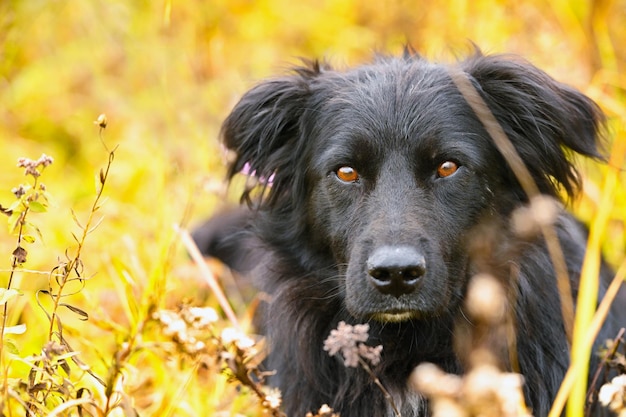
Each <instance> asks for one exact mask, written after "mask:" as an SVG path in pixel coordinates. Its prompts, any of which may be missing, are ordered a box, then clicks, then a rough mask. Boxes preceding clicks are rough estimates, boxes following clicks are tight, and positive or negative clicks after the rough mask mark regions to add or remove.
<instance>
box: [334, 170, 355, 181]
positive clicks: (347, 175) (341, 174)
mask: <svg viewBox="0 0 626 417" xmlns="http://www.w3.org/2000/svg"><path fill="white" fill-rule="evenodd" d="M336 174H337V178H339V179H340V180H341V181H343V182H355V181H358V180H359V173H358V172H356V169H354V168H351V167H341V168H339V169H338V170H337V172H336Z"/></svg>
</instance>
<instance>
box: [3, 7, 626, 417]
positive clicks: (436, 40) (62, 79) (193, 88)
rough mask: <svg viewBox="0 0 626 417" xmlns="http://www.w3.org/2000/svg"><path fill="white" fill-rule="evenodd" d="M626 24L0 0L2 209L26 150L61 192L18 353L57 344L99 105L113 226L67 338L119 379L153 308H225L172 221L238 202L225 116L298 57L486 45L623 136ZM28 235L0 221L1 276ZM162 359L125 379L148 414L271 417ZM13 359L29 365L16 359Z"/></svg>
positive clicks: (610, 10) (97, 251) (37, 248)
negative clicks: (581, 98) (122, 357)
mask: <svg viewBox="0 0 626 417" xmlns="http://www.w3.org/2000/svg"><path fill="white" fill-rule="evenodd" d="M625 23H626V1H625V0H587V1H567V0H551V1H549V0H529V1H520V0H500V1H486V0H451V1H442V0H429V1H426V0H424V1H415V0H413V1H410V0H378V1H357V0H337V1H330V0H328V1H324V0H298V1H294V0H291V1H287V0H260V1H252V0H211V1H203V0H178V1H176V0H169V1H168V0H165V1H163V0H154V1H150V0H137V1H130V0H126V1H123V0H107V1H96V0H2V1H1V2H0V147H1V148H0V149H1V152H0V204H2V205H3V206H5V207H6V206H7V205H9V204H10V203H11V202H12V201H13V200H14V196H13V195H12V193H11V189H12V188H13V187H15V186H17V185H19V184H20V183H22V182H24V181H25V178H24V176H23V173H22V171H21V170H19V169H17V168H16V167H15V165H16V161H17V159H18V158H19V157H22V156H26V157H30V158H33V159H36V158H38V157H39V156H40V155H41V154H42V153H45V154H48V155H51V156H52V157H53V158H54V159H55V162H54V164H53V165H52V166H50V167H49V168H47V169H46V171H45V172H44V174H43V176H42V178H41V181H42V182H44V183H45V184H46V186H47V188H48V190H49V192H50V194H51V195H52V196H53V197H54V204H53V206H52V207H51V209H50V210H49V212H48V213H43V214H36V215H34V214H33V216H32V219H31V220H32V222H33V223H35V224H36V225H37V226H38V227H39V228H40V230H41V234H42V236H43V240H38V241H37V242H35V243H34V244H32V245H30V246H28V248H27V249H28V251H29V259H28V263H27V264H26V265H25V268H27V269H28V271H27V272H24V273H21V274H20V275H19V277H18V280H17V282H16V283H14V285H16V286H17V288H19V289H20V290H21V291H22V293H23V296H22V297H19V298H18V300H17V301H13V302H12V304H11V305H9V316H8V317H9V322H10V323H11V324H15V323H18V322H19V323H26V324H27V329H28V330H27V331H26V333H25V334H23V335H20V336H15V337H14V339H15V340H16V344H17V346H18V348H19V350H20V354H21V355H22V356H25V355H29V354H34V353H36V352H38V351H39V350H40V349H41V345H42V344H43V342H44V341H45V335H44V334H43V333H44V332H41V331H38V329H41V328H47V325H45V320H46V318H45V315H44V314H43V312H42V311H41V310H40V309H39V308H38V307H37V305H36V302H35V298H34V295H33V294H34V291H36V290H37V289H41V288H44V287H45V286H46V285H47V284H46V283H47V280H48V276H47V275H46V274H45V272H46V271H50V270H51V269H52V268H53V267H54V266H55V265H56V263H57V261H58V259H59V258H62V257H63V254H64V252H65V250H66V248H71V247H72V245H73V244H74V241H73V239H72V233H73V232H74V233H75V231H76V226H75V225H74V222H73V220H72V214H71V210H72V209H73V210H74V211H75V212H76V214H77V217H78V218H79V219H82V218H84V217H85V216H86V213H88V209H89V207H90V205H91V204H92V202H93V197H94V195H95V185H94V184H95V182H96V181H95V178H96V177H97V174H98V171H99V169H100V168H101V167H103V166H104V165H105V164H106V161H107V154H106V151H105V150H104V148H103V146H102V144H101V142H100V139H99V136H98V128H97V126H96V125H94V123H93V121H94V120H96V118H97V117H98V115H99V114H101V113H105V114H106V115H107V118H108V127H107V128H106V131H105V133H104V139H105V141H106V143H107V145H108V146H109V147H110V148H113V147H114V146H116V145H118V146H119V148H118V149H117V151H116V153H115V161H114V162H113V166H112V168H111V174H110V178H109V181H108V183H107V185H106V188H105V192H104V195H105V196H106V197H107V199H108V200H107V201H106V203H105V204H104V205H103V207H102V208H101V210H100V211H99V212H98V214H99V215H101V216H102V217H103V222H102V224H101V225H100V226H99V228H98V229H97V230H96V231H94V232H93V233H92V235H91V236H90V237H89V239H88V240H87V245H86V247H85V249H84V252H83V256H82V260H83V262H84V264H85V275H86V276H88V277H90V278H89V280H88V281H87V282H86V286H85V288H84V289H83V290H82V291H81V292H80V293H78V294H76V295H75V296H73V302H74V303H75V304H76V305H80V306H81V308H83V309H85V310H86V311H87V312H89V313H90V316H91V319H90V321H88V322H85V323H83V322H75V321H73V319H72V318H71V317H68V318H67V324H66V328H67V334H66V336H67V337H68V338H69V339H70V340H71V341H72V342H73V348H74V349H75V350H77V351H81V352H82V353H81V354H82V355H83V357H84V358H83V360H84V361H85V362H87V363H88V364H89V365H90V366H92V368H93V369H94V370H95V371H96V372H97V373H99V374H104V375H106V374H107V372H108V371H107V370H108V369H109V367H110V366H111V358H112V357H113V356H114V354H115V352H117V351H118V349H119V346H121V345H122V344H123V343H124V342H125V341H127V340H128V339H129V338H132V337H135V336H137V335H138V334H140V333H141V332H143V331H144V330H143V329H139V328H138V326H137V324H138V323H139V322H140V321H141V320H140V319H141V317H147V316H148V315H149V313H150V309H151V308H154V306H161V305H173V304H175V303H176V302H179V301H180V300H181V299H182V298H183V297H188V298H190V299H192V300H193V301H194V302H200V303H209V304H210V303H215V302H214V300H212V298H211V296H210V295H208V294H207V291H206V289H205V287H204V285H203V284H202V283H200V282H197V281H194V280H193V278H192V277H191V276H193V273H189V272H187V270H186V269H185V265H186V263H187V258H186V255H185V253H184V251H183V250H182V249H181V248H180V247H179V246H180V245H179V244H178V243H177V242H178V240H177V237H176V235H175V233H174V230H173V224H177V223H181V222H182V223H183V224H185V225H187V226H189V227H192V226H193V225H194V224H197V222H199V221H201V220H202V219H203V218H205V217H206V216H207V215H208V214H209V213H210V212H212V211H213V210H215V209H217V208H219V207H220V206H221V205H222V204H223V202H224V199H225V198H226V197H225V194H224V191H223V187H222V185H221V181H222V179H223V175H224V168H223V165H222V155H221V153H220V148H219V143H218V131H219V127H220V122H221V120H222V119H223V118H224V117H225V116H226V114H228V112H229V110H230V108H231V107H232V106H233V104H234V103H235V102H236V100H237V99H238V97H240V96H241V94H242V93H243V92H244V91H245V90H246V89H247V88H249V87H250V86H252V85H253V84H254V83H255V81H257V80H259V79H261V78H263V77H267V76H271V75H273V74H276V73H280V72H284V71H285V70H286V69H287V68H288V67H289V66H290V65H292V64H294V63H297V62H298V59H299V58H300V57H305V58H326V59H328V60H329V61H330V62H331V63H332V64H333V65H334V66H336V67H340V68H341V67H345V66H348V65H355V64H358V63H361V62H364V61H366V60H368V59H370V58H371V57H372V56H373V55H374V54H375V53H377V52H384V53H400V52H401V51H402V48H403V46H404V45H405V44H406V43H410V44H411V45H412V46H413V47H414V48H415V49H416V50H417V51H418V52H420V53H421V54H423V55H425V56H427V57H429V58H431V59H440V60H451V59H453V58H454V57H455V56H462V55H464V54H466V53H468V52H469V51H470V50H471V42H474V43H475V44H476V45H478V46H479V47H480V48H481V49H482V50H483V51H484V52H487V53H502V52H506V53H514V54H519V55H522V56H524V57H526V58H527V59H529V60H530V61H531V62H533V63H534V64H536V65H537V66H539V67H540V68H543V69H544V70H546V71H547V72H548V73H550V74H551V75H552V76H554V77H555V78H557V79H558V80H560V81H563V82H566V83H569V84H571V85H574V86H576V87H577V88H579V89H581V90H582V91H584V92H585V93H586V94H588V95H589V96H591V97H592V98H594V99H595V100H596V101H598V103H599V104H600V105H601V106H602V107H603V109H604V110H605V111H606V112H607V114H608V115H609V117H610V128H611V132H612V135H613V136H612V137H614V138H617V139H615V140H621V141H623V140H625V139H624V121H625V119H626V99H625V97H624V95H625V92H626V75H625V74H626V48H624V45H626V24H625ZM610 149H611V147H610V145H609V146H608V147H607V150H608V151H610ZM602 169H603V168H601V167H597V166H591V167H589V171H588V177H589V182H588V188H587V194H586V195H585V197H583V199H582V200H581V201H580V202H577V203H576V204H575V210H576V211H577V212H578V213H579V215H580V216H581V217H582V218H583V219H584V220H586V221H589V219H590V218H591V217H592V216H593V214H594V212H595V208H596V206H595V205H596V204H597V202H598V201H599V192H600V189H601V187H602V172H603V171H602ZM622 180H623V178H622ZM230 199H231V200H234V199H232V197H231V198H230ZM625 218H626V197H625V195H624V190H623V187H621V191H620V192H619V193H618V195H617V197H616V199H615V203H614V210H613V215H612V223H611V227H610V230H609V235H608V236H607V239H606V240H607V245H606V252H607V255H608V257H609V259H610V260H611V261H612V262H613V263H617V262H619V261H621V259H623V257H624V251H625V250H624V247H625V234H624V219H625ZM14 247H15V237H14V236H11V235H10V234H9V233H8V232H7V231H6V229H5V228H0V254H4V256H0V259H3V260H2V261H1V262H0V277H1V278H0V282H1V283H2V284H1V285H2V286H6V276H7V275H8V271H9V270H10V254H11V252H12V251H13V249H14ZM240 308H241V307H240ZM240 311H244V310H240ZM242 314H245V313H242ZM42 322H43V323H44V324H41V323H42ZM116 326H120V327H116ZM133 332H134V333H133ZM143 336H144V337H145V338H146V339H147V338H148V336H149V334H143ZM155 337H156V336H155ZM155 356H156V355H155ZM155 356H150V355H149V354H144V353H141V354H139V353H138V354H136V355H134V356H132V358H131V359H129V362H128V365H129V369H130V370H129V371H128V376H127V378H126V379H125V382H124V384H125V385H123V387H122V388H120V389H122V390H124V392H125V393H127V394H128V395H129V396H131V397H132V398H133V399H134V401H135V405H136V406H137V409H139V410H141V411H142V412H144V413H145V414H144V415H167V414H171V415H190V416H196V415H217V414H216V413H218V412H224V413H230V412H231V411H232V412H233V413H235V412H239V413H242V414H246V415H256V414H255V412H256V411H255V409H254V408H249V407H248V406H246V405H245V404H247V403H245V402H244V403H243V404H244V405H242V404H241V401H242V400H238V399H236V398H238V397H237V393H236V392H235V390H234V389H229V388H227V387H226V386H225V383H224V381H223V380H222V379H220V377H219V376H217V372H214V374H215V375H213V376H207V375H196V373H194V372H191V371H186V372H187V373H185V372H182V373H180V374H176V372H174V371H173V370H172V369H171V368H169V367H168V366H170V365H171V364H170V365H168V364H166V363H163V362H162V361H160V360H159V358H157V357H155ZM131 365H132V366H131ZM4 366H6V367H7V368H6V369H10V371H9V372H8V374H10V375H13V376H16V377H23V376H24V375H26V372H27V368H25V367H20V365H19V364H17V363H14V362H10V365H9V364H8V362H6V361H5V364H4ZM183 368H184V367H183ZM184 369H187V368H184ZM190 381H191V382H190ZM185 384H188V385H185ZM181 386H184V387H186V388H185V392H181V391H182V390H181ZM94 391H96V389H95V388H94ZM100 395H103V394H102V393H100ZM5 406H6V404H5ZM229 410H230V411H229ZM233 410H234V411H233ZM224 415H230V414H224Z"/></svg>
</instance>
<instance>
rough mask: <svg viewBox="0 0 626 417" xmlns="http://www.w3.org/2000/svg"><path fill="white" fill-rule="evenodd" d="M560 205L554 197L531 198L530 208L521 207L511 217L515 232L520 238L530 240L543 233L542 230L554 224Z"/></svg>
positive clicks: (539, 196)
mask: <svg viewBox="0 0 626 417" xmlns="http://www.w3.org/2000/svg"><path fill="white" fill-rule="evenodd" d="M560 210H561V206H560V204H559V203H558V202H557V200H555V199H554V198H553V197H550V196H546V195H538V196H535V197H533V198H531V200H530V203H529V204H528V206H524V207H520V208H518V209H516V210H515V211H514V212H513V215H512V216H511V225H512V227H513V231H514V232H515V233H516V234H517V235H518V236H520V237H523V238H530V237H532V236H534V235H536V234H538V233H540V232H541V229H542V228H543V227H546V226H550V225H552V224H554V222H555V221H556V219H557V217H558V215H559V211H560Z"/></svg>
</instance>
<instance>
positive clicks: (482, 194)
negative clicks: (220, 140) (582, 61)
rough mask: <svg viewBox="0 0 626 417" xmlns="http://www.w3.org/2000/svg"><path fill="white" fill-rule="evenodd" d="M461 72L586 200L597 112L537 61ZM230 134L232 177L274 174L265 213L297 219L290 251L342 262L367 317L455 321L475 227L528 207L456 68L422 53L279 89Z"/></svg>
mask: <svg viewBox="0 0 626 417" xmlns="http://www.w3.org/2000/svg"><path fill="white" fill-rule="evenodd" d="M460 68H461V69H462V70H463V71H464V73H465V74H466V75H467V77H468V79H470V80H471V82H472V84H473V85H474V86H475V88H476V89H477V90H478V91H479V92H480V94H481V96H482V97H483V98H484V100H485V101H486V102H487V104H488V105H489V107H490V109H491V111H492V112H493V114H494V115H495V116H496V119H497V120H498V122H499V123H500V124H501V125H502V127H503V129H504V131H505V132H506V133H507V136H509V138H510V140H511V141H512V142H513V144H514V146H515V148H516V151H517V152H518V153H519V154H520V156H521V157H522V159H523V160H524V161H526V162H527V166H528V168H529V170H530V172H531V174H532V175H533V179H534V180H535V182H536V183H537V185H538V187H539V189H540V190H541V191H542V192H544V193H548V194H552V195H557V194H558V187H562V188H564V189H565V191H566V192H569V193H571V192H573V191H574V189H575V186H576V177H575V173H574V171H573V168H572V166H571V165H570V163H569V161H568V160H567V158H566V157H565V155H564V153H563V149H562V148H563V147H568V148H570V149H573V150H575V151H577V152H580V153H583V154H586V155H596V150H595V132H596V129H597V127H598V124H599V123H600V116H599V112H598V110H597V109H596V107H595V105H594V104H593V103H592V102H591V101H590V100H588V99H586V98H585V97H584V96H582V95H581V94H579V93H577V92H575V91H574V90H571V89H569V88H567V87H565V86H563V85H561V84H558V83H556V82H555V81H554V80H552V79H551V78H549V77H548V76H547V75H545V74H544V73H542V72H540V71H539V70H538V69H536V68H534V67H532V66H530V65H529V64H526V63H518V62H513V61H507V60H504V59H501V58H490V57H483V56H481V55H477V56H475V57H473V58H471V59H470V60H468V61H465V62H464V63H461V64H460ZM223 134H224V139H225V142H226V145H227V146H228V147H230V148H231V149H234V150H235V151H236V152H237V159H236V160H235V162H234V163H233V165H232V166H231V174H233V175H234V173H235V172H237V171H239V170H240V169H241V167H242V166H243V164H244V163H249V164H251V165H252V167H253V168H254V169H255V170H256V172H257V174H258V175H260V176H264V177H266V178H268V177H269V176H270V175H274V183H273V185H272V189H271V190H270V192H269V195H268V196H266V200H265V203H264V204H263V205H262V208H261V209H262V210H266V211H267V213H269V214H266V216H265V217H264V218H265V219H273V220H270V221H273V222H274V224H278V223H279V222H281V221H283V222H288V223H290V225H289V227H288V228H286V229H289V230H291V233H285V234H284V236H282V237H283V238H284V242H281V243H279V244H278V246H280V247H282V248H283V249H282V250H283V251H284V250H286V249H285V248H289V245H290V243H293V244H294V245H295V242H290V241H293V240H294V238H293V236H295V234H296V233H307V234H308V235H309V239H308V242H309V244H308V246H307V247H305V248H304V249H303V248H300V247H299V248H298V249H296V251H303V250H308V251H310V252H311V253H315V254H319V253H323V254H325V256H327V257H329V258H331V259H332V261H333V262H334V264H335V265H336V268H337V270H338V273H337V274H336V275H337V276H338V277H339V278H338V279H339V281H340V282H339V288H340V293H341V295H342V297H343V300H344V305H345V307H346V309H347V310H348V311H349V312H350V313H351V314H352V315H353V316H355V317H358V318H363V319H375V320H379V321H384V322H387V321H393V322H398V321H405V320H410V319H416V318H427V317H431V316H434V315H438V314H442V313H443V312H444V311H450V306H451V305H455V304H457V303H458V302H459V300H460V299H461V298H462V295H463V290H464V287H465V285H466V282H467V277H468V272H469V271H468V255H467V250H466V249H467V243H468V239H469V238H470V234H471V231H472V230H473V229H474V228H475V227H476V225H477V224H478V223H479V222H480V221H481V219H482V218H484V217H485V216H489V215H492V214H494V213H498V215H506V214H507V213H509V212H510V211H511V209H512V208H513V207H515V205H517V204H521V203H523V202H524V200H525V196H524V194H523V192H522V191H521V187H520V186H519V184H518V182H517V181H516V179H515V177H514V175H513V174H512V172H511V170H510V169H509V167H508V165H507V163H506V161H505V159H504V158H503V157H502V155H500V154H499V153H498V151H497V149H496V147H495V146H494V145H493V142H492V140H491V138H490V137H489V135H488V134H487V132H486V131H485V129H484V127H483V125H482V123H481V121H480V120H479V118H478V117H477V116H476V115H475V114H474V113H473V111H472V109H471V107H470V106H469V105H468V104H467V103H466V101H465V100H464V98H463V95H462V94H461V92H460V91H459V90H458V88H457V87H456V86H455V84H454V82H453V81H452V79H451V77H450V75H449V72H448V69H447V68H446V67H444V66H439V65H432V64H429V63H426V62H424V61H423V60H421V59H418V58H414V57H405V58H403V59H386V60H381V61H380V62H378V63H375V64H373V65H370V66H364V67H360V68H357V69H355V70H352V71H348V72H335V71H331V70H321V69H319V68H317V67H315V66H312V67H311V68H309V69H300V70H299V71H298V73H297V75H294V76H293V77H288V78H284V79H279V80H274V81H268V82H266V83H264V84H261V85H259V86H258V87H256V88H255V89H253V90H251V91H250V92H249V93H248V94H247V95H246V96H244V98H243V99H242V100H241V102H240V103H239V104H238V105H237V106H236V107H235V109H234V110H233V113H232V114H231V115H230V116H229V118H228V119H227V121H226V123H225V125H224V129H223ZM296 230H297V231H296ZM272 234H273V236H271V239H270V240H272V241H274V242H280V240H281V236H276V232H275V231H274V232H272ZM287 251H288V249H287ZM302 257H303V258H304V257H305V256H304V255H302ZM313 272H314V271H313Z"/></svg>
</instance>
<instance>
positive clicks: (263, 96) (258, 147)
mask: <svg viewBox="0 0 626 417" xmlns="http://www.w3.org/2000/svg"><path fill="white" fill-rule="evenodd" d="M320 73H321V70H320V66H319V64H318V63H317V62H312V63H310V64H309V65H308V66H307V67H301V68H296V69H294V74H293V75H291V76H286V77H283V78H278V79H273V80H268V81H265V82H263V83H261V84H259V85H257V86H256V87H254V88H252V89H251V90H250V91H248V92H247V93H246V94H244V96H243V97H242V98H241V100H240V101H239V102H238V103H237V104H236V105H235V108H234V109H233V110H232V112H231V113H230V115H229V116H228V117H227V118H226V120H225V121H224V124H223V125H222V131H221V136H222V139H223V142H224V144H225V145H226V147H227V148H228V149H231V150H233V151H235V153H236V157H235V159H234V160H233V161H232V162H231V163H230V166H229V172H228V175H229V178H232V177H233V176H234V175H235V174H237V173H238V172H241V171H242V170H243V169H244V167H245V170H246V171H248V172H249V173H252V174H253V175H255V176H256V177H257V178H258V179H260V180H261V181H266V182H267V181H271V186H270V188H269V191H268V193H267V194H266V195H265V198H264V201H265V202H268V203H269V204H270V205H272V204H273V203H274V202H275V201H276V199H277V198H278V197H279V196H280V195H283V194H284V193H285V192H287V191H288V188H289V187H290V185H292V184H293V183H294V179H293V175H292V174H293V171H294V169H295V168H296V167H297V158H298V157H299V156H300V155H302V153H303V149H302V148H303V146H304V139H303V137H302V136H303V135H302V132H301V130H302V126H301V125H302V121H301V119H302V115H303V113H304V111H305V109H306V103H307V100H308V97H309V95H310V91H309V83H310V81H311V80H312V79H313V78H315V77H316V76H318V75H319V74H320ZM249 192H250V190H246V191H244V193H243V195H242V199H248V197H249Z"/></svg>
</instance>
